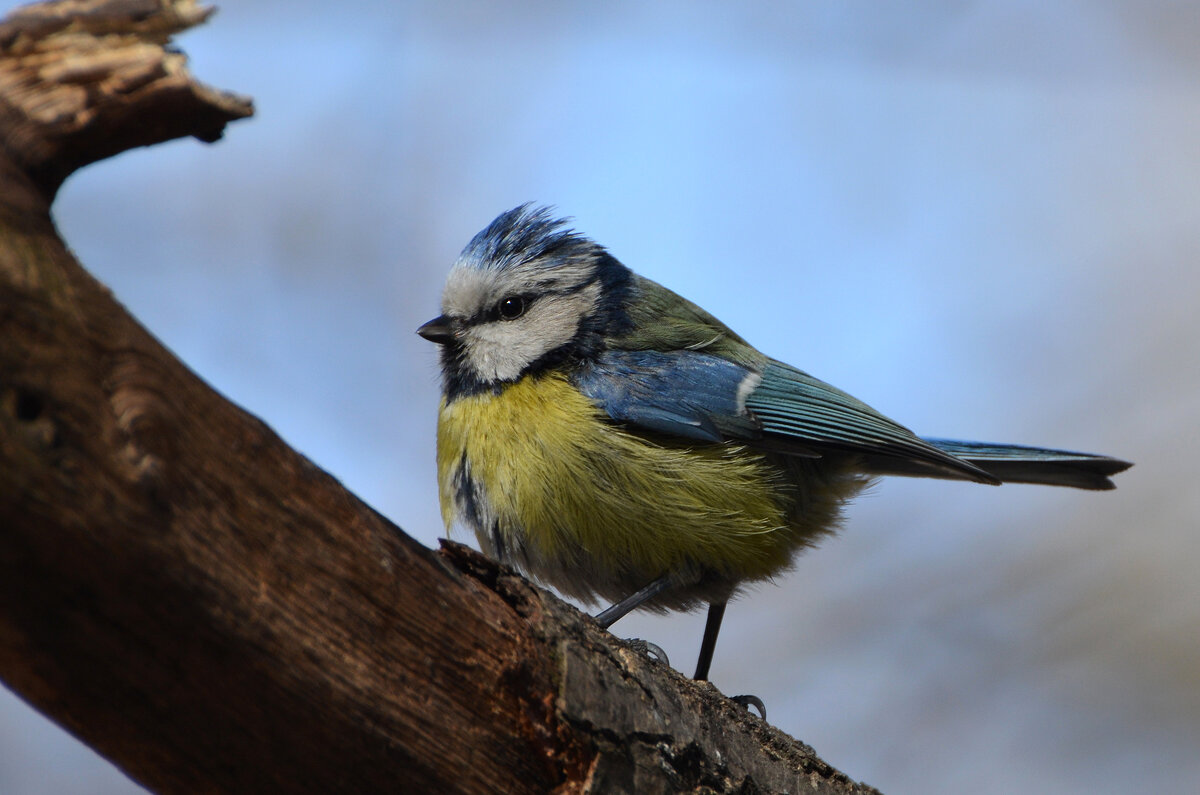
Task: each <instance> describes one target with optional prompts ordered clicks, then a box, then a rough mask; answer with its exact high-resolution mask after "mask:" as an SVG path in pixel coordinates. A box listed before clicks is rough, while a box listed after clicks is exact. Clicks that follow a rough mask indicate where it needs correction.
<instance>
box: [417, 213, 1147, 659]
mask: <svg viewBox="0 0 1200 795" xmlns="http://www.w3.org/2000/svg"><path fill="white" fill-rule="evenodd" d="M442 310H443V314H442V315H441V316H440V317H438V318H436V319H434V320H432V321H430V322H429V323H427V324H425V325H424V326H422V327H421V329H420V333H421V334H422V335H423V336H425V337H427V338H429V339H431V340H433V341H435V342H438V343H439V344H441V346H442V352H441V356H442V374H443V387H444V390H443V391H444V395H443V400H442V406H441V410H440V415H439V422H438V479H439V483H440V492H441V495H440V496H441V504H442V512H443V516H444V518H445V520H446V523H447V525H454V524H465V525H467V526H469V527H470V528H471V529H472V530H474V532H475V534H476V536H477V537H478V539H479V541H480V544H481V545H482V546H483V547H484V549H485V550H487V551H488V552H490V553H491V554H493V555H495V556H496V557H498V558H500V559H501V560H505V561H508V562H510V563H513V564H515V565H517V566H519V567H521V568H523V569H524V570H526V571H527V572H529V573H530V574H533V575H534V576H536V577H538V578H540V579H542V580H544V581H546V582H549V583H551V584H553V585H554V586H556V587H557V588H559V589H560V590H562V591H564V592H566V593H568V594H571V595H573V596H576V597H578V598H580V599H583V600H586V601H591V600H593V599H595V598H597V597H600V598H604V599H608V600H611V601H619V600H622V599H625V598H626V597H628V596H630V594H632V593H634V592H637V591H639V589H643V588H644V587H646V586H648V585H650V584H651V583H657V585H655V586H654V587H653V588H650V589H648V590H647V591H646V594H647V598H646V599H645V600H644V602H643V603H639V600H637V599H634V600H633V603H634V605H635V606H646V607H650V608H652V609H686V608H690V607H693V606H695V605H696V604H698V603H701V602H708V603H710V604H711V605H713V606H714V611H713V612H710V628H709V630H707V631H706V639H705V648H706V649H707V650H708V653H709V654H711V646H712V643H715V638H716V628H715V627H714V626H713V623H714V622H713V621H712V616H713V615H714V614H715V616H716V622H715V626H719V620H720V615H721V614H722V611H723V607H724V603H725V601H726V600H728V599H729V597H730V596H731V595H732V594H733V593H734V592H735V591H736V590H737V589H738V588H739V587H740V586H741V585H743V584H744V583H748V582H755V581H759V580H763V579H767V578H770V577H772V576H774V575H775V574H777V573H779V572H780V571H783V570H784V569H786V568H787V567H788V565H789V564H790V562H791V560H792V558H793V556H794V554H795V553H796V552H797V551H798V550H800V549H802V548H804V547H806V546H808V545H811V544H812V543H813V542H814V541H815V540H816V539H818V538H820V537H821V536H822V535H823V534H826V533H829V532H832V531H833V530H834V529H835V528H836V527H837V524H838V520H839V511H840V509H841V506H842V505H843V504H844V503H845V501H846V500H848V499H849V498H851V497H853V496H854V494H856V493H857V492H858V491H860V490H861V489H862V488H863V487H864V486H865V485H867V483H869V481H870V479H871V478H872V477H874V476H877V475H882V474H901V475H918V476H926V477H941V478H954V479H964V480H973V481H977V482H980V483H989V484H998V483H1000V482H1002V481H1018V482H1027V483H1044V484H1051V485H1065V486H1074V487H1078V488H1088V489H1107V488H1112V482H1111V481H1110V480H1109V479H1108V477H1109V476H1110V475H1113V474H1115V473H1117V472H1120V471H1122V470H1123V469H1125V468H1127V467H1128V466H1129V464H1127V463H1125V462H1123V461H1119V460H1117V459H1113V458H1109V457H1107V456H1097V455H1091V454H1086V453H1071V452H1066V451H1059V450H1049V449H1043V448H1031V447H1020V446H1015V445H997V444H987V443H978V442H956V441H949V440H941V439H922V438H920V437H918V436H916V435H915V434H914V433H912V431H910V430H908V429H907V428H905V427H904V426H902V425H900V424H898V423H896V422H895V421H893V420H891V419H889V418H887V417H886V416H884V415H882V414H880V413H879V412H877V411H875V410H874V409H872V408H871V407H869V406H867V405H866V404H864V403H863V402H861V401H859V400H857V399H856V398H854V397H851V396H850V395H848V394H846V393H845V392H842V391H841V390H839V389H837V388H835V387H833V386H830V385H829V384H826V383H824V382H823V381H820V380H819V379H816V378H814V377H812V376H811V375H808V374H807V373H805V372H803V371H801V370H797V369H796V368H794V367H791V366H789V365H786V364H783V363H782V362H778V361H775V360H773V359H770V358H769V357H767V356H765V355H764V354H762V353H760V352H759V351H757V350H755V349H754V348H753V347H752V346H750V345H749V344H748V343H747V342H746V341H745V340H743V339H742V338H741V337H739V336H738V335H737V334H735V333H734V332H733V331H731V330H730V329H729V328H728V327H727V326H725V325H724V324H723V323H721V322H720V321H719V320H717V319H716V318H714V317H713V316H712V315H710V314H709V313H708V312H706V311H704V310H703V309H701V308H700V307H698V306H696V305H695V304H693V303H691V302H690V301H687V300H686V299H684V298H681V297H680V296H678V295H676V294H675V293H673V292H671V291H670V290H668V289H666V288H665V287H662V286H660V285H658V284H656V283H654V282H652V281H650V280H649V279H646V278H643V277H641V276H638V275H636V274H634V273H633V272H631V271H630V270H629V269H627V268H626V267H625V266H624V265H622V264H621V263H620V262H618V261H617V260H616V259H615V258H613V257H612V255H610V254H609V253H608V252H607V251H606V250H605V249H604V248H603V247H601V246H599V245H597V244H596V243H594V242H592V241H590V240H588V239H586V238H584V237H582V236H580V235H578V234H576V233H575V232H573V231H571V230H569V229H567V228H566V226H565V224H564V223H563V222H562V221H559V220H555V219H553V218H552V217H551V215H550V214H549V212H548V211H547V210H545V209H541V208H534V207H531V206H529V205H523V206H521V207H517V208H516V209H513V210H510V211H509V212H507V213H504V214H502V215H500V216H499V217H498V218H496V220H495V221H493V222H492V223H491V224H490V225H489V226H488V227H487V228H486V229H484V230H483V231H482V232H480V233H479V234H478V235H476V236H475V238H474V239H473V240H472V241H471V242H470V243H469V244H468V245H467V247H466V248H465V249H464V250H463V253H462V255H461V256H460V257H459V259H458V261H457V262H456V263H455V264H454V267H453V268H452V269H451V272H450V275H449V277H448V279H447V282H446V288H445V292H444V294H443V298H442ZM718 608H719V609H718ZM618 617H619V616H618ZM613 620H615V619H613ZM709 633H711V637H710V636H709ZM707 665H708V664H707V660H706V659H704V653H702V660H701V666H700V668H699V670H698V672H697V675H698V676H703V675H705V674H706V672H707Z"/></svg>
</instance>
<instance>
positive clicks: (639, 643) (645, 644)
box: [625, 638, 671, 665]
mask: <svg viewBox="0 0 1200 795" xmlns="http://www.w3.org/2000/svg"><path fill="white" fill-rule="evenodd" d="M625 642H626V643H628V644H629V645H630V646H632V647H633V649H634V651H638V652H641V653H642V654H644V655H646V656H647V657H649V658H650V659H652V660H655V661H656V662H660V663H662V664H663V665H670V664H671V661H670V660H668V659H667V653H666V652H665V651H663V650H662V647H661V646H659V645H658V644H657V643H651V642H650V641H648V640H642V639H641V638H629V639H628V640H626V641H625Z"/></svg>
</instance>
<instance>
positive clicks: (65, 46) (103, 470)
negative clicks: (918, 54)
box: [0, 0, 871, 793]
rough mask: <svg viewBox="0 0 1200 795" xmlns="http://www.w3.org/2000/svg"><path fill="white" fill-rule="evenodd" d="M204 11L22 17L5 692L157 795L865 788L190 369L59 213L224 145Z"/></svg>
mask: <svg viewBox="0 0 1200 795" xmlns="http://www.w3.org/2000/svg"><path fill="white" fill-rule="evenodd" d="M210 13H211V11H209V10H205V9H202V8H200V7H198V6H197V5H196V4H195V3H194V2H192V1H191V0H174V1H172V0H161V2H152V1H151V0H107V2H106V1H105V0H61V1H60V2H52V3H45V4H41V5H38V6H31V7H28V8H25V9H21V10H18V11H15V12H13V13H12V14H11V15H10V16H9V17H8V18H7V19H6V20H5V21H4V22H3V23H0V677H2V678H3V679H4V680H5V682H6V683H7V684H8V685H9V686H10V687H11V688H12V689H13V690H15V691H16V692H17V693H19V694H21V696H22V697H23V698H25V699H26V700H27V701H29V702H30V703H31V704H33V705H34V706H35V707H37V708H38V709H39V710H41V711H42V712H44V713H45V714H47V715H48V716H50V717H51V718H53V719H54V720H56V721H58V722H59V723H60V724H62V725H63V726H65V727H67V728H68V729H69V730H70V731H72V732H73V733H75V734H76V735H77V736H79V737H80V738H81V739H83V740H84V742H86V743H88V744H89V745H91V746H92V747H93V748H95V749H96V750H98V751H99V752H100V753H102V754H104V755H105V756H107V757H108V758H109V759H111V760H112V761H113V762H115V763H116V764H117V765H119V766H120V767H121V768H122V769H124V770H125V771H126V772H127V773H128V774H129V775H130V776H132V777H133V778H135V779H136V780H138V781H140V782H142V783H143V784H144V785H146V786H147V787H149V788H151V789H153V790H156V791H160V792H196V791H225V792H229V791H238V792H276V791H278V792H292V793H304V792H314V793H316V792H319V793H329V792H364V791H375V790H384V789H388V790H394V789H395V788H396V786H397V784H399V785H400V788H401V789H406V790H408V791H414V792H417V791H429V792H434V791H436V792H449V791H457V792H481V793H482V792H498V791H500V792H547V791H558V792H576V791H597V792H608V791H634V792H670V791H682V790H693V789H698V788H707V791H713V792H734V791H738V792H758V791H777V790H790V791H799V790H801V789H804V790H806V791H814V792H829V793H849V792H868V791H871V790H870V789H869V788H867V787H864V786H862V785H856V784H854V783H853V782H851V781H850V780H849V779H847V778H846V777H845V776H843V775H842V774H840V773H838V772H837V771H836V770H833V769H832V768H830V767H829V766H828V765H826V764H825V763H824V762H822V761H821V760H820V759H818V758H817V757H816V756H815V755H814V754H813V752H812V750H811V749H809V748H808V747H807V746H804V745H802V744H800V743H797V742H795V741H794V740H792V739H791V738H789V737H787V736H786V735H784V734H782V733H781V732H778V731H777V730H775V729H773V728H771V727H770V726H768V725H766V724H765V723H763V722H762V721H760V720H758V719H757V718H754V717H753V716H751V715H749V714H748V713H746V712H745V711H744V710H742V709H741V708H740V707H737V706H736V705H734V704H732V703H731V702H729V701H728V700H726V699H725V698H724V697H722V696H721V695H720V694H719V693H718V692H717V691H716V690H715V689H714V688H713V687H712V686H711V685H709V684H707V683H696V682H692V681H690V680H687V679H684V678H683V677H681V676H680V675H678V674H677V673H675V672H674V671H671V670H669V669H667V668H665V667H664V666H661V665H657V664H655V663H652V662H650V661H648V660H646V659H645V658H644V657H642V656H640V655H638V654H636V653H634V652H632V651H631V650H630V649H629V648H628V647H627V646H626V645H625V644H623V643H622V642H620V641H618V640H616V639H615V638H613V637H612V636H610V635H608V634H607V633H605V632H603V631H601V630H599V629H598V628H597V627H596V625H595V624H594V623H593V622H592V621H590V620H589V619H587V618H586V617H583V616H582V615H580V614H579V613H578V611H576V610H574V609H573V608H571V607H570V606H568V605H565V604H563V603H562V602H560V601H559V600H557V599H556V598H554V597H553V596H552V595H550V594H548V593H546V592H545V591H542V590H540V589H538V588H536V587H534V586H532V585H530V584H529V583H528V582H526V581H525V580H523V579H522V578H520V577H519V576H517V575H516V574H514V573H513V572H511V571H508V570H505V569H503V568H500V567H498V566H497V565H496V564H494V563H492V562H491V561H489V560H487V559H485V558H483V557H481V556H479V555H478V554H476V553H473V552H471V551H470V550H468V549H466V548H465V547H461V546H457V545H446V546H445V547H444V548H443V550H442V551H440V552H436V553H435V552H433V551H430V550H427V549H425V548H424V547H421V546H420V545H419V544H417V543H416V542H414V541H413V540H411V539H410V538H408V537H407V536H405V535H404V534H403V533H402V532H401V531H400V530H399V529H398V528H396V527H395V526H394V525H392V524H391V523H390V522H388V521H387V520H386V519H384V518H383V517H381V516H380V515H378V514H377V513H376V512H374V511H373V510H372V509H371V508H370V507H369V506H367V505H365V504H363V503H362V502H361V501H360V500H358V499H357V498H356V497H354V496H353V495H351V494H349V493H348V492H346V491H345V490H344V489H343V488H342V487H341V486H340V485H339V484H338V483H337V482H336V481H335V480H334V479H333V478H331V477H330V476H329V475H327V474H326V473H325V472H323V471H321V470H320V469H318V468H317V467H316V466H314V465H313V464H312V463H311V462H309V461H308V460H306V459H305V458H304V457H303V456H301V455H299V454H298V453H296V452H294V451H293V450H291V449H290V448H289V447H288V446H287V445H286V444H284V443H283V442H282V441H281V440H280V439H279V437H277V436H276V435H275V434H274V433H273V432H272V431H271V430H270V429H269V428H267V427H266V426H265V425H264V424H263V423H262V422H260V421H259V420H257V419H255V418H254V417H252V416H250V415H249V414H247V413H246V412H244V411H242V410H241V409H239V408H238V407H236V406H234V405H232V404H231V403H229V402H228V401H226V400H224V399H223V398H222V397H221V396H220V395H218V394H216V393H215V392H213V391H212V390H211V389H210V388H209V387H208V386H207V385H205V384H204V383H203V382H202V381H201V380H200V379H199V378H198V377H197V376H196V375H195V374H194V373H192V372H191V371H190V370H188V369H187V368H186V367H185V366H184V365H183V364H181V363H180V362H179V361H177V360H176V359H175V358H174V357H173V356H171V354H170V353H169V352H168V351H166V350H165V349H164V348H163V347H162V346H161V345H159V344H158V342H157V341H156V340H155V339H154V338H153V337H152V336H151V335H150V334H149V333H148V332H146V331H145V330H144V329H143V328H142V327H141V326H140V325H138V323H137V322H136V321H135V320H134V319H133V318H132V317H130V316H129V315H128V314H127V313H126V312H125V310H124V309H123V308H122V307H121V306H120V305H119V304H117V303H116V302H115V301H114V300H113V298H112V296H111V295H110V294H109V292H108V290H107V289H106V288H104V286H103V285H101V284H99V283H98V282H97V281H95V280H94V279H93V278H92V277H91V276H89V275H88V274H87V273H86V272H85V271H84V270H83V268H82V267H81V266H80V265H79V263H78V262H77V261H76V260H75V259H74V258H73V257H72V256H71V254H70V253H69V251H68V250H67V248H66V246H65V245H64V244H63V242H62V241H61V240H60V239H59V237H58V235H57V232H56V230H55V228H54V225H53V223H52V221H51V219H50V211H49V206H50V202H51V201H52V199H53V196H54V194H55V192H56V191H57V189H58V187H59V186H60V185H61V183H62V181H63V180H64V179H65V178H66V177H67V176H68V175H69V174H71V173H72V172H73V171H74V170H76V169H78V168H80V167H81V166H83V165H86V164H87V163H90V162H93V161H95V160H98V159H101V158H103V157H107V156H110V155H112V154H115V153H117V152H120V151H123V150H126V149H129V148H132V147H136V146H144V145H149V144H153V143H156V142H160V141H165V140H168V139H171V138H175V137H180V136H185V135H191V136H194V137H197V138H199V139H200V140H203V141H214V140H216V139H217V138H219V137H220V135H221V133H222V131H223V129H224V126H225V124H226V123H228V122H229V121H232V120H235V119H238V118H243V117H246V116H248V115H250V113H251V112H252V110H251V105H250V102H249V101H248V100H246V99H243V98H240V97H237V96H234V95H232V94H228V93H223V92H218V91H215V90H213V89H210V88H207V87H204V86H202V85H200V84H198V83H197V82H195V81H194V80H193V78H192V76H191V75H190V74H189V73H188V71H187V69H186V66H185V59H184V56H183V55H181V54H179V53H177V52H171V51H169V50H167V49H165V48H164V46H165V45H166V44H167V42H168V40H169V38H170V36H171V35H172V34H174V33H177V32H180V31H182V30H184V29H186V28H188V27H190V26H192V25H196V24H198V23H200V22H202V21H204V20H205V19H207V18H208V16H209V14H210Z"/></svg>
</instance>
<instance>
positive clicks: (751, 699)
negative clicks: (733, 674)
mask: <svg viewBox="0 0 1200 795" xmlns="http://www.w3.org/2000/svg"><path fill="white" fill-rule="evenodd" d="M729 700H730V701H733V702H735V703H737V704H741V705H742V706H743V707H745V708H746V709H747V710H749V709H750V708H751V707H754V708H755V709H757V710H758V716H759V717H760V718H762V719H763V720H766V719H767V705H766V704H764V703H763V702H762V699H761V698H759V697H758V696H730V697H729Z"/></svg>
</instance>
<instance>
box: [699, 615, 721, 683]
mask: <svg viewBox="0 0 1200 795" xmlns="http://www.w3.org/2000/svg"><path fill="white" fill-rule="evenodd" d="M724 617H725V602H712V603H710V604H709V606H708V619H707V620H706V621H705V622H704V638H703V640H701V641H700V659H698V660H697V661H696V673H695V674H693V675H692V678H693V679H695V680H697V681H701V682H702V681H704V680H705V679H707V678H708V668H709V666H710V665H712V658H713V652H714V651H715V650H716V648H717V633H719V632H720V631H721V619H723V618H724Z"/></svg>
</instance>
